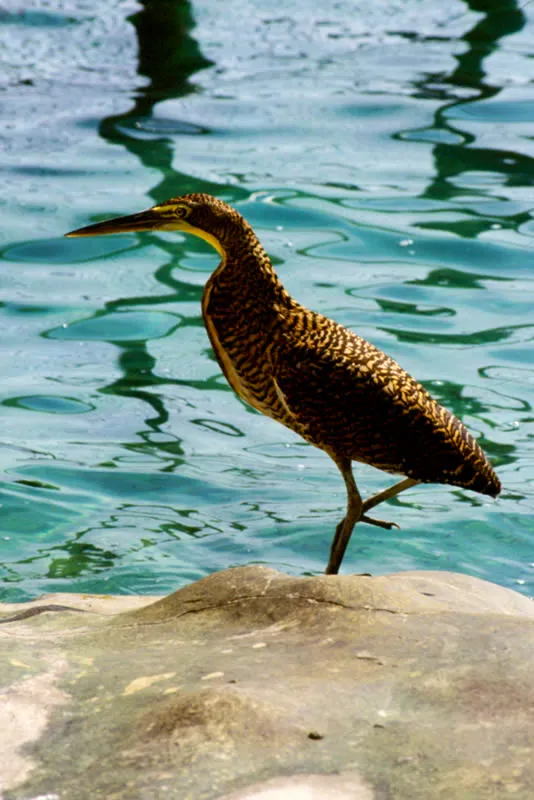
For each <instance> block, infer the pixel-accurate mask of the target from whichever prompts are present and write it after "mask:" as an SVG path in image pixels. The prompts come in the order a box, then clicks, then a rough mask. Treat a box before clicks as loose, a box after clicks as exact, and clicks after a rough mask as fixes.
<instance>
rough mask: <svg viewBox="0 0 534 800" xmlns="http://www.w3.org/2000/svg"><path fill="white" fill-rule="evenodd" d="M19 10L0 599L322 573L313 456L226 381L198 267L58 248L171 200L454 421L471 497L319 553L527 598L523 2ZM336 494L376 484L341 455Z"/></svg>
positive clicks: (379, 477)
mask: <svg viewBox="0 0 534 800" xmlns="http://www.w3.org/2000/svg"><path fill="white" fill-rule="evenodd" d="M266 9H268V6H266V5H265V4H263V3H260V2H259V0H256V1H255V2H251V0H236V2H233V3H231V4H227V3H226V4H221V3H219V2H216V0H203V1H202V2H198V3H194V4H189V3H188V2H185V1H184V2H182V3H175V4H174V3H156V2H152V3H150V2H148V1H147V2H146V3H145V4H143V5H137V4H134V3H132V2H121V1H120V0H115V1H114V2H110V0H105V2H104V0H100V2H95V3H92V4H91V8H89V6H88V5H87V4H86V3H84V2H82V0H63V1H62V2H61V1H60V0H58V2H56V3H54V4H51V3H48V2H45V0H41V2H38V0H32V2H25V3H24V4H20V6H17V5H14V4H8V6H7V7H6V6H5V5H4V6H2V9H0V54H1V55H0V62H1V70H0V99H1V104H0V136H1V139H2V150H1V152H2V157H1V170H2V181H1V182H0V210H1V214H0V259H1V260H0V286H1V300H2V302H1V305H0V324H1V331H2V336H1V340H0V347H1V356H0V357H1V360H2V367H1V369H2V377H3V379H2V384H1V398H0V404H1V409H0V441H1V442H2V449H1V459H2V460H1V470H2V478H3V481H2V485H1V489H0V503H1V504H2V507H1V511H2V517H1V520H2V521H1V530H0V580H1V590H0V596H1V598H2V599H4V600H21V599H27V598H31V597H34V596H35V595H37V594H39V593H42V592H50V591H77V592H120V593H130V592H135V593H137V592H140V593H144V592H146V593H151V592H152V593H154V592H155V593H161V592H168V591H171V590H173V589H175V588H177V587H179V586H180V585H183V584H184V583H186V582H188V581H191V580H194V579H196V578H199V577H201V576H203V575H206V574H208V573H210V572H212V571H213V570H218V569H223V568H225V567H229V566H232V565H237V564H266V565H269V566H274V567H277V568H279V569H282V570H285V571H288V572H291V573H293V574H303V573H317V572H320V571H322V570H323V569H324V566H325V563H326V558H327V552H328V548H329V543H330V539H331V536H332V533H333V530H334V527H335V524H336V522H337V521H338V520H339V519H340V517H341V515H342V510H343V505H344V499H345V498H344V489H343V485H342V481H341V479H340V477H339V475H338V474H337V471H336V469H335V467H334V466H333V465H332V464H331V462H330V460H329V459H328V458H327V457H326V456H325V455H324V454H323V453H321V452H320V451H318V450H316V449H314V448H312V447H309V446H307V445H305V444H304V443H303V442H302V441H301V440H299V439H298V438H297V437H296V436H294V435H292V433H291V432H290V431H288V430H286V429H284V428H283V427H281V426H279V425H277V424H276V423H274V422H272V421H271V420H268V419H265V418H264V417H261V416H260V415H258V414H256V413H255V412H254V411H252V410H251V409H249V408H247V407H246V406H245V405H244V404H243V403H241V401H239V400H238V399H237V398H236V397H235V396H234V394H233V392H232V391H231V390H230V389H229V388H228V387H227V385H226V384H225V381H224V379H223V378H222V376H221V374H220V371H219V368H218V366H217V364H216V362H215V361H214V358H213V355H212V353H211V350H210V348H209V344H208V340H207V336H206V333H205V331H204V328H203V325H202V321H201V317H200V297H201V293H202V287H203V285H204V283H205V281H206V279H207V277H208V275H209V273H210V272H211V270H212V269H213V268H214V266H215V265H216V263H217V255H216V254H215V252H214V251H212V250H210V248H209V247H208V246H207V245H205V244H204V243H203V242H201V241H199V240H193V239H191V238H184V237H181V236H178V235H174V236H173V235H170V234H160V235H156V234H154V235H152V234H142V235H139V236H134V235H125V236H121V237H110V238H103V239H93V240H91V239H89V240H66V239H63V238H62V234H63V233H64V232H66V231H68V230H72V229H73V228H75V227H79V226H81V225H84V224H88V223H89V222H91V221H96V220H99V219H104V218H106V217H107V216H114V215H118V214H125V213H130V212H134V211H138V210H141V209H143V208H146V207H148V206H149V205H152V204H153V203H154V202H156V201H160V200H163V199H166V198H167V197H170V196H172V195H176V194H179V193H183V192H187V191H208V192H211V193H214V194H217V195H218V196H219V197H222V198H223V199H226V200H228V201H230V202H232V203H234V204H235V205H236V206H237V207H238V208H239V209H240V210H241V211H242V213H243V214H244V215H245V216H246V217H247V218H248V219H249V221H250V222H251V223H252V225H253V226H254V227H255V228H256V230H257V232H258V234H259V236H260V238H261V240H262V241H263V243H264V244H265V246H266V247H267V249H268V251H269V253H270V254H271V256H272V258H273V261H274V263H275V265H276V268H277V271H278V272H279V274H280V276H281V278H282V280H283V281H284V283H285V284H286V286H287V288H288V289H289V291H290V292H291V293H292V294H293V295H294V296H295V297H297V298H298V299H299V300H300V301H301V302H303V303H304V304H306V305H308V306H310V307H312V308H314V309H316V310H318V311H320V312H322V313H325V314H327V315H329V316H332V317H334V318H335V319H337V320H338V321H340V322H342V323H344V324H346V325H348V326H350V327H352V328H353V329H355V330H356V331H357V332H358V333H360V334H361V335H363V336H365V337H367V338H369V339H370V340H371V341H373V342H374V343H375V344H376V345H378V346H379V347H382V348H383V349H384V350H386V351H387V352H388V353H389V354H391V355H392V356H393V357H395V358H396V359H398V360H399V361H400V362H401V364H402V365H403V366H404V367H405V368H407V369H408V370H409V371H410V372H411V373H412V374H414V375H415V376H416V377H417V378H419V379H420V380H422V381H424V382H425V384H426V385H427V386H428V387H429V388H430V390H431V391H432V392H433V393H434V394H435V396H436V397H437V398H438V399H439V400H440V401H441V402H443V403H444V404H445V405H447V406H448V407H449V408H450V409H451V410H452V411H453V412H454V413H455V414H457V415H458V416H460V417H461V418H462V419H463V420H464V422H465V423H466V424H467V425H468V427H469V428H470V430H471V431H472V432H473V433H474V434H475V435H476V436H477V437H479V438H480V440H481V443H482V445H483V447H484V448H485V450H486V452H487V453H488V455H489V457H490V458H491V460H492V461H493V463H494V464H495V465H496V467H497V471H498V473H499V475H500V477H501V479H502V482H503V485H504V490H503V494H502V496H501V497H500V498H499V500H498V501H497V502H494V501H492V500H490V499H488V498H484V497H482V496H480V495H475V494H472V493H469V492H467V491H462V490H459V489H454V488H450V487H445V486H424V487H416V488H415V489H412V490H410V491H409V492H406V493H405V494H404V495H401V496H400V497H399V498H398V499H397V500H395V501H392V502H391V503H390V504H389V505H388V506H387V507H384V510H383V511H382V512H381V516H382V517H384V518H389V519H394V520H396V521H397V522H398V523H399V524H400V525H401V526H402V529H401V530H400V531H397V530H393V531H382V530H379V529H375V528H370V527H368V526H363V525H362V526H361V527H360V529H359V530H357V531H356V533H355V535H354V537H353V541H352V543H351V546H350V551H349V553H348V555H347V558H346V560H345V563H344V570H345V571H349V570H357V571H369V572H373V573H385V572H388V571H393V570H402V569H451V570H459V571H463V572H469V573H471V574H474V575H478V576H480V577H483V578H486V579H489V580H493V581H496V582H498V583H501V584H503V585H506V586H511V587H514V588H516V589H518V590H519V591H522V592H525V593H527V594H532V593H533V589H534V518H533V510H534V498H533V481H534V461H533V457H532V444H531V443H532V438H533V436H534V426H533V419H534V417H533V413H532V403H533V401H534V371H533V357H532V339H533V328H534V316H533V313H532V297H533V294H532V292H533V277H534V273H533V268H532V256H531V251H532V245H533V241H532V237H533V236H534V220H533V218H532V213H531V209H532V206H533V201H532V183H533V177H534V169H533V161H532V156H533V151H534V143H533V142H534V138H533V131H534V128H533V122H534V112H533V109H534V104H533V97H532V95H533V86H534V83H533V80H534V61H533V60H532V58H531V54H532V52H533V50H534V4H533V5H529V4H528V3H527V4H525V5H524V6H523V7H522V8H520V6H519V4H517V3H515V2H511V0H504V1H503V2H502V3H499V4H495V3H492V2H491V1H490V0H488V1H487V2H480V0H479V1H478V2H474V1H473V2H472V3H470V4H469V3H462V2H459V1H458V2H454V3H453V4H452V5H450V4H449V6H448V7H447V8H444V7H443V4H441V3H438V2H434V3H430V2H425V3H422V2H418V0H404V1H403V2H402V3H401V2H398V3H391V2H390V0H387V2H386V0H384V1H383V2H376V0H373V2H368V3H361V4H358V13H355V10H354V4H353V3H352V2H349V0H341V2H326V4H325V3H323V4H321V5H320V6H317V4H315V3H312V2H311V0H292V2H289V3H285V4H284V8H283V10H278V11H275V10H273V11H269V10H266ZM356 476H357V480H358V483H359V486H360V489H361V490H362V493H363V494H364V495H368V494H370V493H373V492H375V491H377V490H379V489H381V488H383V487H384V486H386V485H387V484H388V482H390V480H391V479H390V478H388V476H385V475H383V474H381V473H380V472H377V471H375V470H372V469H370V468H365V467H360V466H358V467H357V468H356Z"/></svg>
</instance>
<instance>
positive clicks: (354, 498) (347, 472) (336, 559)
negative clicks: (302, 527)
mask: <svg viewBox="0 0 534 800" xmlns="http://www.w3.org/2000/svg"><path fill="white" fill-rule="evenodd" d="M336 464H337V466H338V467H339V470H340V472H341V474H342V475H343V480H344V481H345V486H346V487H347V513H346V514H345V518H344V519H343V520H341V522H340V523H339V525H338V526H337V528H336V533H335V536H334V539H333V541H332V546H331V548H330V559H329V561H328V565H327V567H326V569H325V572H326V574H327V575H337V573H338V572H339V567H340V565H341V562H342V561H343V556H344V555H345V550H346V549H347V545H348V543H349V539H350V537H351V534H352V531H353V529H354V526H355V525H356V523H357V522H358V520H359V519H360V517H361V515H362V509H363V503H362V498H361V497H360V493H359V491H358V488H357V486H356V481H355V480H354V475H353V474H352V465H351V462H350V460H349V459H347V460H346V461H345V460H343V461H336Z"/></svg>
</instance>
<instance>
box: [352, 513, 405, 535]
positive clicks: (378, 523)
mask: <svg viewBox="0 0 534 800" xmlns="http://www.w3.org/2000/svg"><path fill="white" fill-rule="evenodd" d="M359 521H360V522H367V524H368V525H376V527H377V528H385V530H387V531H390V530H391V529H392V528H397V529H398V530H399V531H400V525H397V523H396V522H385V520H383V519H373V518H372V517H368V516H366V515H365V514H363V515H362V516H361V517H360V520H359Z"/></svg>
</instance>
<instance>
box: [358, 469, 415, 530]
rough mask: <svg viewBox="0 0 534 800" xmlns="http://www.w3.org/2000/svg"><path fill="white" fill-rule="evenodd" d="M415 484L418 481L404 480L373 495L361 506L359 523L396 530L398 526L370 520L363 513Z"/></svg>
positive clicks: (379, 520)
mask: <svg viewBox="0 0 534 800" xmlns="http://www.w3.org/2000/svg"><path fill="white" fill-rule="evenodd" d="M416 483H420V481H416V480H415V479H414V478H404V480H402V481H399V482H398V483H395V484H394V485H393V486H390V487H388V488H387V489H384V490H383V491H382V492H378V494H374V495H373V496H372V497H370V498H369V499H368V500H365V501H364V503H363V504H362V515H361V517H360V522H367V523H368V524H369V525H378V526H379V527H380V528H387V529H391V528H398V527H399V526H398V525H397V524H396V523H395V522H384V521H383V520H381V519H371V517H368V516H366V514H365V512H366V511H369V509H371V508H374V507H375V506H377V505H378V504H379V503H383V502H384V500H390V499H391V498H392V497H396V496H397V495H398V494H400V493H401V492H403V491H404V490H405V489H409V488H410V486H415V485H416Z"/></svg>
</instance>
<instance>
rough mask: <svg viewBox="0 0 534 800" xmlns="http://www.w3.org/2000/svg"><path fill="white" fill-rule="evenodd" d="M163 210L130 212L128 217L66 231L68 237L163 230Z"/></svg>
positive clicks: (152, 209) (150, 209)
mask: <svg viewBox="0 0 534 800" xmlns="http://www.w3.org/2000/svg"><path fill="white" fill-rule="evenodd" d="M164 224H165V223H164V220H163V219H162V216H161V212H160V211H157V210H156V209H154V208H149V209H147V210H146V211H140V212H139V213H138V214H129V215H128V216H127V217H115V218H114V219H108V220H106V221H105V222H96V223H95V224H94V225H87V226H86V227H85V228H78V229H77V230H75V231H70V232H69V233H66V234H65V236H66V237H74V236H105V235H106V234H108V233H132V232H137V231H153V230H157V229H159V230H161V228H163V227H164Z"/></svg>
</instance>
